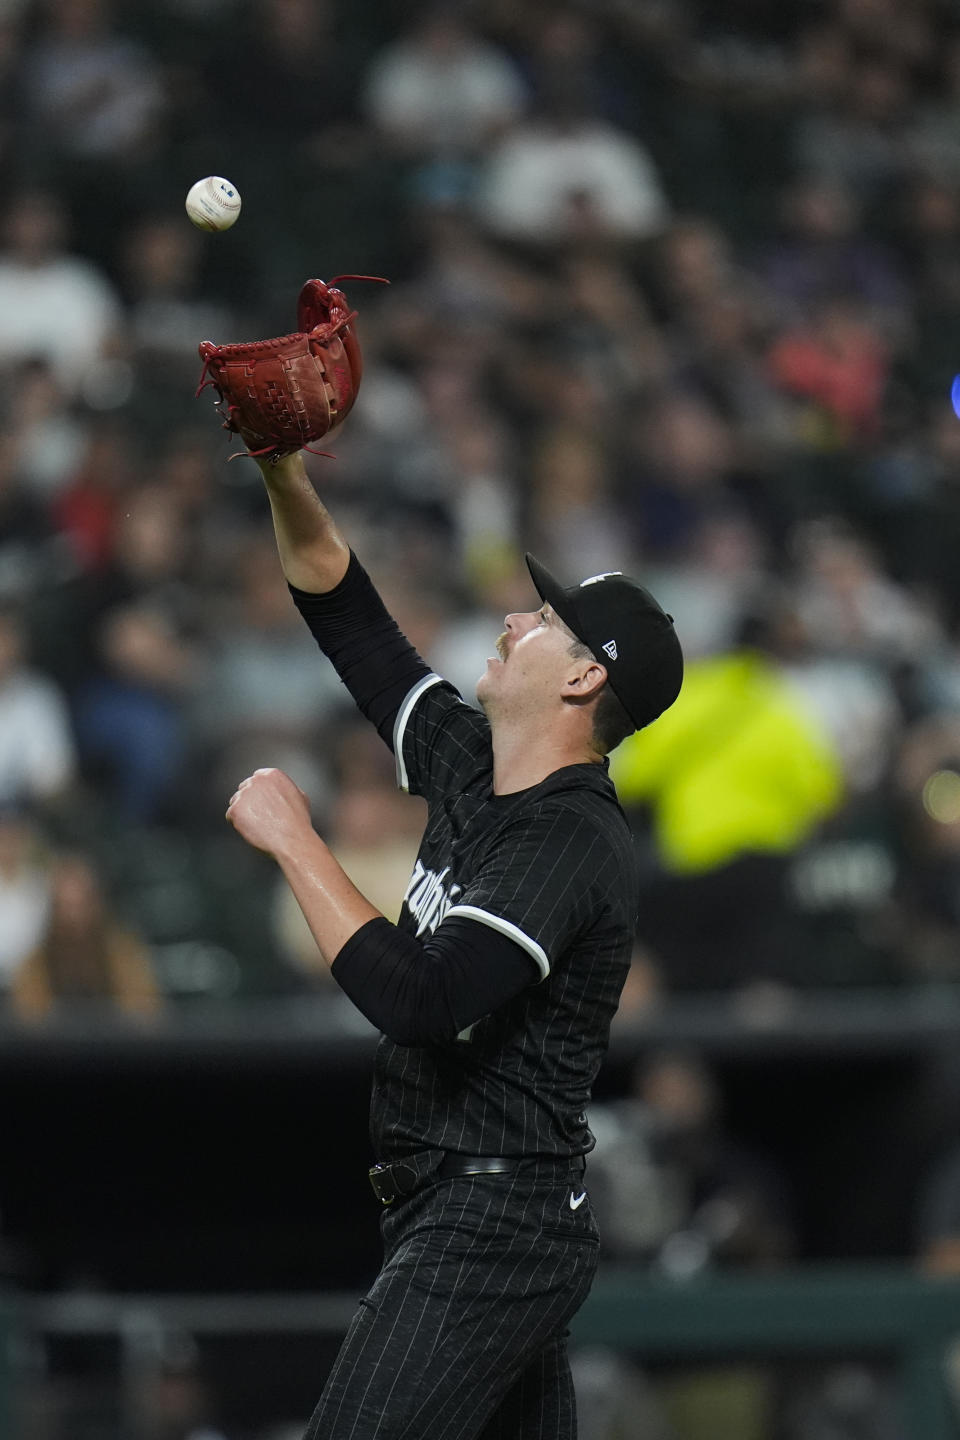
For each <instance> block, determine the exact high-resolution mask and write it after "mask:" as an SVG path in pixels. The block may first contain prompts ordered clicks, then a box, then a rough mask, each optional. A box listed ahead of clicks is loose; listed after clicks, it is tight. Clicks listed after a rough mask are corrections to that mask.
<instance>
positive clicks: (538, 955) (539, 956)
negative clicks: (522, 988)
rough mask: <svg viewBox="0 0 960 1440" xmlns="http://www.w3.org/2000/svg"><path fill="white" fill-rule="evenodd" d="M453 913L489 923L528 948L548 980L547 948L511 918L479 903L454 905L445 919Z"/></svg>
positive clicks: (541, 975)
mask: <svg viewBox="0 0 960 1440" xmlns="http://www.w3.org/2000/svg"><path fill="white" fill-rule="evenodd" d="M451 915H466V916H468V917H469V919H471V920H479V921H480V924H481V925H489V926H490V929H491V930H498V931H499V932H500V934H501V935H506V936H507V937H508V939H510V940H514V941H515V942H516V943H517V944H518V945H520V946H521V947H522V948H523V949H524V950H526V952H527V954H528V955H529V956H530V958H531V959H532V960H533V961H534V963H535V964H536V967H537V969H538V970H539V971H540V979H541V980H546V978H547V976H548V975H549V974H550V961H549V959H548V958H547V952H546V950H544V948H543V946H542V945H538V944H537V942H536V940H531V939H530V936H529V935H525V934H524V932H523V931H522V930H521V929H520V927H519V926H518V925H514V924H513V923H512V922H511V921H510V920H504V919H503V918H502V917H501V916H500V915H491V914H490V912H489V910H481V909H480V908H479V906H477V905H452V906H451V907H450V909H449V910H448V911H447V913H446V915H445V916H444V919H448V918H449V917H450V916H451Z"/></svg>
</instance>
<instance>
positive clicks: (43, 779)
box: [0, 604, 77, 804]
mask: <svg viewBox="0 0 960 1440" xmlns="http://www.w3.org/2000/svg"><path fill="white" fill-rule="evenodd" d="M27 653H28V643H27V633H26V628H25V624H24V620H23V617H22V615H21V613H20V611H19V610H17V609H16V608H15V607H13V606H11V605H9V604H7V605H2V606H0V801H5V802H10V801H21V800H29V801H32V802H42V803H48V804H49V803H52V802H53V801H55V800H56V799H57V798H58V797H61V796H63V795H64V793H65V791H66V790H67V788H68V787H69V786H70V784H71V783H72V781H73V780H74V778H75V776H76V764H77V762H76V750H75V745H74V738H73V733H72V730H71V725H70V717H69V713H68V710H67V705H66V701H65V698H64V696H63V694H62V693H61V691H60V689H59V688H58V686H57V685H56V683H55V682H54V681H53V680H52V679H50V678H49V677H48V676H46V675H44V674H42V673H40V672H38V671H35V670H33V669H31V667H30V665H29V663H28V660H27Z"/></svg>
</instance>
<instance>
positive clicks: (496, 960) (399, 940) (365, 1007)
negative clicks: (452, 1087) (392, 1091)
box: [331, 915, 539, 1045]
mask: <svg viewBox="0 0 960 1440" xmlns="http://www.w3.org/2000/svg"><path fill="white" fill-rule="evenodd" d="M331 973H332V974H333V977H334V979H335V980H336V981H337V982H338V984H339V985H340V986H341V987H342V989H343V990H345V991H346V993H347V994H348V995H349V996H350V999H351V1000H352V1001H353V1003H354V1005H356V1007H357V1009H358V1010H360V1011H362V1013H363V1014H364V1015H365V1016H366V1017H367V1019H368V1020H369V1021H370V1023H371V1024H372V1025H375V1026H376V1027H377V1029H378V1030H381V1031H382V1032H383V1034H384V1035H388V1036H389V1037H390V1039H391V1040H394V1041H396V1043H397V1044H398V1045H429V1044H439V1043H443V1042H444V1041H448V1040H453V1039H455V1038H456V1036H457V1035H459V1033H460V1031H461V1030H465V1029H466V1028H467V1026H468V1025H472V1024H474V1022H475V1021H477V1020H482V1019H483V1017H484V1016H485V1015H489V1014H490V1013H491V1012H492V1011H494V1010H496V1009H498V1008H499V1007H500V1006H501V1005H505V1004H506V1002H507V1001H508V1000H512V999H513V997H514V996H515V995H519V993H520V991H521V990H524V989H525V988H526V987H527V986H528V985H530V984H531V983H532V982H533V981H534V980H535V979H536V977H537V975H538V973H539V972H538V970H537V967H536V966H535V964H534V962H533V960H532V959H531V957H530V956H529V955H528V954H527V952H526V951H525V950H524V949H523V948H522V947H521V946H520V945H518V944H517V943H516V941H514V940H510V939H508V938H507V937H506V936H505V935H501V934H500V933H499V932H498V931H496V930H492V929H491V928H490V927H489V926H487V925H483V924H482V923H480V922H479V921H477V920H470V919H468V918H466V917H465V916H460V915H454V916H452V917H451V918H450V919H448V920H445V921H444V922H443V924H442V925H441V927H440V928H439V930H438V931H437V932H436V934H435V935H433V936H432V937H431V938H430V939H429V940H427V941H422V940H417V939H415V938H414V937H413V936H412V935H407V934H406V933H405V932H404V931H402V930H398V929H397V927H396V926H395V925H391V923H390V921H389V920H385V919H384V918H383V917H382V916H378V917H377V918H376V919H375V920H368V921H367V923H366V925H362V926H361V927H360V929H359V930H358V931H357V932H356V934H355V935H352V936H351V937H350V939H349V940H348V941H347V943H346V944H345V945H344V946H343V948H342V949H341V951H340V953H339V954H338V955H337V958H336V959H335V960H334V962H333V965H332V966H331Z"/></svg>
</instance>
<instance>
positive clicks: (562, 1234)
mask: <svg viewBox="0 0 960 1440" xmlns="http://www.w3.org/2000/svg"><path fill="white" fill-rule="evenodd" d="M258 463H259V465H260V468H261V472H262V474H263V476H264V480H265V482H266V486H267V492H268V495H269V499H270V505H271V510H272V515H273V522H274V527H275V531H276V537H277V543H278V547H279V552H280V560H281V564H282V567H283V571H284V574H285V576H286V578H287V581H288V582H289V585H290V587H291V590H292V594H293V598H294V600H295V602H296V604H297V606H298V607H299V609H300V611H301V613H302V615H303V617H304V619H305V620H306V622H307V624H308V626H309V627H310V629H311V631H312V633H313V634H314V636H315V637H316V639H317V641H318V643H319V645H320V648H321V649H322V650H323V651H324V652H325V654H326V655H327V656H328V657H329V659H330V660H331V661H332V663H333V665H334V666H335V667H336V670H337V672H338V673H339V675H340V677H341V679H342V680H343V681H344V683H345V684H346V686H347V687H348V689H349V690H350V692H351V694H352V695H353V697H354V699H355V701H356V703H357V705H358V706H359V708H360V710H361V711H362V712H363V714H364V715H365V716H366V717H367V718H368V719H369V720H370V721H371V723H372V724H374V725H375V726H376V727H377V729H378V731H379V733H380V735H381V736H382V737H383V739H384V741H385V742H386V743H387V744H388V745H389V746H391V748H392V749H393V752H394V754H395V756H396V765H397V779H398V783H399V784H400V786H401V787H402V788H403V789H405V790H408V791H410V792H411V793H414V794H417V795H422V796H424V797H425V799H426V800H427V803H428V820H427V825H426V830H425V833H424V836H423V841H422V844H421V847H420V851H419V855H418V857H417V861H416V865H415V868H414V872H413V875H412V877H411V880H410V884H409V887H408V889H407V892H406V896H405V898H404V904H403V911H402V915H401V918H400V921H399V923H398V924H397V925H393V924H391V923H390V922H389V921H388V920H386V919H385V918H384V916H383V915H381V914H380V913H379V912H378V911H377V910H376V909H374V907H373V906H372V905H371V904H370V903H369V902H368V901H367V900H366V899H365V898H364V896H363V895H362V894H360V892H359V891H358V890H357V889H356V888H355V887H354V885H353V884H352V883H351V881H350V880H349V879H348V877H347V876H346V874H345V873H344V871H343V870H342V869H341V868H340V866H339V865H338V864H337V862H336V861H335V860H334V858H333V856H332V855H331V853H330V851H329V850H328V848H327V846H326V845H325V844H324V842H323V840H322V839H321V838H320V836H319V835H318V834H317V833H316V832H315V830H314V829H313V827H312V825H311V821H310V814H309V809H308V805H307V801H306V798H305V796H304V795H303V794H302V792H301V791H300V790H299V789H298V788H297V786H296V785H295V784H294V783H293V781H292V780H290V779H289V778H288V777H287V776H286V775H285V774H283V772H281V771H279V770H258V771H257V772H256V773H255V774H254V775H252V776H250V777H249V779H246V780H244V781H243V782H242V784H241V785H240V786H239V788H238V789H237V791H236V793H235V794H234V795H233V797H232V798H231V800H230V805H229V808H228V810H227V817H228V819H229V820H230V821H231V823H232V824H233V825H234V827H235V828H236V829H237V831H238V832H239V833H240V834H241V835H242V836H243V837H244V839H246V840H247V841H249V843H250V844H252V845H254V846H256V847H258V848H259V849H261V850H264V851H266V852H267V853H268V854H270V855H272V856H273V857H274V858H275V859H276V861H277V863H278V864H279V866H280V868H281V869H282V871H283V873H284V875H285V876H286V878H287V880H288V882H289V884H290V886H291V888H292V890H293V893H294V895H295V896H296V898H297V900H298V902H299V904H300V906H301V908H302V910H303V913H304V915H305V917H306V920H307V922H308V924H309V926H310V929H311V931H312V933H313V935H314V937H315V939H316V942H317V945H318V947H319V949H320V952H321V954H322V955H323V957H324V959H325V960H326V962H327V963H328V964H329V965H330V967H331V969H332V973H333V975H334V977H335V979H336V980H337V981H338V982H339V984H340V985H341V986H342V988H343V989H344V990H345V991H346V993H347V994H348V995H349V996H350V998H351V1000H352V1001H353V1002H354V1004H356V1005H357V1007H358V1008H359V1009H360V1010H361V1011H362V1012H363V1014H364V1015H366V1016H367V1018H368V1019H369V1020H370V1021H371V1022H372V1023H373V1024H374V1025H375V1026H376V1027H377V1029H378V1030H380V1031H381V1032H382V1039H381V1041H380V1043H379V1046H378V1049H377V1055H376V1062H375V1072H374V1081H373V1097H372V1105H371V1137H372V1142H373V1150H374V1155H375V1158H376V1162H377V1163H376V1164H375V1166H374V1167H373V1169H372V1170H371V1172H370V1179H371V1183H372V1186H373V1190H374V1193H375V1195H376V1197H377V1200H378V1201H379V1203H380V1205H381V1228H382V1237H383V1248H384V1262H383V1268H382V1270H381V1271H380V1274H379V1276H378V1277H377V1279H376V1281H375V1282H374V1284H373V1286H372V1288H371V1289H370V1291H369V1293H368V1294H367V1295H366V1296H365V1297H364V1298H363V1300H362V1301H361V1302H360V1306H359V1309H358V1311H357V1314H356V1316H355V1318H354V1320H353V1323H352V1324H351V1326H350V1329H349V1332H348V1334H347V1336H346V1338H345V1341H344V1344H343V1347H342V1349H341V1351H340V1354H339V1356H338V1358H337V1360H336V1362H335V1364H334V1366H333V1369H332V1372H331V1374H330V1376H329V1378H328V1381H327V1384H326V1387H325V1389H324V1391H323V1394H322V1397H321V1399H320V1402H319V1404H318V1406H317V1409H316V1411H315V1413H314V1415H313V1418H312V1420H311V1422H310V1425H309V1428H308V1430H307V1437H306V1440H333V1437H336V1440H348V1437H349V1440H374V1437H376V1440H401V1437H404V1440H441V1437H442V1440H469V1437H474V1436H482V1437H484V1440H494V1437H496V1440H521V1437H523V1440H525V1437H530V1440H533V1437H537V1440H569V1437H572V1436H574V1435H575V1432H576V1414H575V1405H574V1398H573V1392H572V1386H571V1381H570V1371H569V1366H568V1361H567V1353H566V1335H567V1325H568V1323H569V1321H570V1319H571V1317H572V1316H573V1315H574V1313H575V1312H576V1310H577V1309H578V1307H579V1306H580V1305H581V1303H582V1302H583V1300H584V1298H585V1296H586V1294H587V1291H588V1290H589V1287H590V1284H591V1281H592V1278H593V1275H594V1271H595V1268H596V1263H597V1245H598V1239H597V1230H596V1225H595V1222H594V1218H593V1216H592V1214H591V1210H590V1203H589V1198H588V1195H587V1191H586V1187H585V1181H584V1170H585V1158H584V1157H585V1156H586V1154H587V1152H588V1151H589V1150H590V1149H591V1147H592V1145H593V1137H592V1136H591V1134H590V1130H589V1129H588V1126H587V1116H586V1107H587V1104H588V1102H589V1099H590V1093H591V1086H592V1084H593V1081H594V1078H595V1076H596V1074H597V1071H598V1069H599V1067H600V1064H601V1060H602V1058H603V1055H604V1051H605V1048H606V1045H607V1039H608V1033H609V1027H610V1021H611V1019H612V1017H613V1015H614V1012H615V1011H616V1008H617V1004H618V1001H619V997H620V992H621V988H622V986H623V983H624V980H625V977H626V974H627V970H628V966H629V960H630V952H631V945H632V938H633V929H634V920H635V912H636V907H637V883H636V879H635V873H634V869H635V867H634V861H633V854H632V848H631V837H630V833H629V830H628V827H627V822H626V820H625V818H624V815H623V813H622V811H621V809H620V807H619V805H618V803H617V798H616V794H615V792H614V788H613V785H612V783H611V781H610V778H609V776H608V773H607V761H606V758H605V757H606V755H607V753H608V752H609V750H610V749H612V748H613V746H615V745H616V744H618V743H619V741H620V740H621V739H622V738H623V737H624V736H625V735H626V734H628V733H630V732H632V731H633V730H635V729H638V728H640V727H641V726H644V725H646V724H648V723H649V722H650V721H651V720H653V719H655V717H656V716H657V715H659V714H660V713H661V712H662V711H663V710H664V709H666V707H667V706H668V705H670V704H672V702H673V701H674V699H675V698H676V696H677V694H678V692H679V689H680V684H681V678H682V670H683V662H682V657H681V651H680V646H679V643H678V640H677V637H676V634H675V631H674V628H673V624H672V621H671V618H670V616H668V615H666V614H665V613H664V612H663V610H662V609H661V608H660V606H659V605H658V604H657V603H656V601H655V600H654V599H653V597H652V596H651V595H650V594H649V593H648V592H647V591H646V590H645V589H643V588H642V587H641V586H640V585H637V584H635V583H634V582H633V581H632V580H629V579H627V578H626V577H625V576H623V575H621V574H619V573H612V574H606V575H596V576H593V577H591V578H590V579H589V580H585V581H584V582H583V583H582V584H581V585H579V586H574V587H571V588H565V587H563V586H562V585H560V584H558V582H557V581H556V580H555V579H554V578H553V577H552V576H551V575H550V574H549V573H548V572H547V571H546V570H545V569H544V567H543V566H542V565H540V564H539V563H538V562H537V561H536V560H534V559H533V558H532V557H530V556H528V557H527V564H528V566H529V569H530V574H531V577H532V580H533V584H534V586H535V587H536V590H537V592H538V593H539V597H540V601H541V603H540V605H539V606H538V607H536V608H533V609H531V610H530V612H529V613H525V614H515V615H508V616H507V617H506V621H505V626H504V633H503V634H502V635H501V636H500V638H499V639H498V640H497V642H496V654H495V655H494V656H491V658H490V660H489V661H488V662H487V666H486V669H485V672H484V674H483V675H482V676H481V677H480V680H479V683H478V686H477V697H478V699H479V701H480V703H481V705H482V708H483V713H482V714H481V713H480V712H479V711H477V710H475V709H474V708H473V707H471V706H469V705H467V704H466V703H465V702H464V701H463V700H462V699H461V697H460V695H458V694H457V692H456V691H455V690H454V689H453V688H452V687H451V686H450V685H449V684H447V683H446V682H445V681H444V680H443V679H442V678H441V677H440V676H439V675H436V674H433V673H432V672H431V670H430V669H429V667H428V666H427V665H426V664H425V663H424V661H423V660H422V659H421V658H420V656H419V655H418V654H417V653H416V651H415V650H414V649H413V647H412V646H411V645H410V644H409V642H408V641H407V640H406V639H405V638H404V636H403V635H402V634H401V633H400V631H399V629H398V628H397V625H396V623H395V622H394V621H393V620H392V619H391V617H390V616H389V614H388V613H387V611H386V610H385V608H384V606H383V603H382V601H381V600H380V597H379V596H378V594H377V592H376V590H375V589H374V586H373V584H372V583H371V581H370V579H369V577H368V576H367V574H366V572H365V571H364V569H363V567H362V566H361V564H360V562H359V561H358V560H357V558H356V556H355V555H354V554H353V553H352V552H351V551H350V549H349V548H348V546H347V544H346V542H345V541H344V539H343V537H342V536H341V534H340V533H339V531H338V530H337V528H336V527H335V525H334V523H333V521H332V519H331V517H330V515H329V514H328V512H327V510H326V509H325V508H324V506H323V505H322V503H321V502H320V500H319V498H318V497H317V495H316V493H315V491H314V489H313V487H312V485H311V484H310V481H309V479H308V477H307V475H306V472H305V470H304V467H303V463H302V458H301V456H300V454H298V453H294V454H289V455H286V456H282V457H280V458H276V459H269V458H261V459H259V460H258Z"/></svg>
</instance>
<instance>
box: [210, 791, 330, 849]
mask: <svg viewBox="0 0 960 1440" xmlns="http://www.w3.org/2000/svg"><path fill="white" fill-rule="evenodd" d="M227 819H228V820H229V821H230V824H231V825H232V826H233V828H234V829H235V830H236V831H237V833H238V834H239V835H242V836H243V838H244V840H246V841H247V842H248V844H250V845H254V846H255V847H256V848H257V849H258V850H265V851H266V853H267V854H268V855H273V856H274V857H275V858H279V856H281V855H283V854H285V853H289V852H290V851H291V850H292V849H295V848H296V846H297V845H298V844H299V843H302V841H303V840H304V839H305V838H306V837H307V836H308V835H310V834H312V832H313V826H312V824H311V823H310V802H309V801H308V800H307V797H306V795H304V793H303V791H302V790H301V789H300V787H299V785H295V784H294V783H293V781H292V780H291V779H290V776H289V775H285V774H284V772H283V771H282V770H255V771H254V772H253V774H252V775H250V776H249V777H248V778H247V779H246V780H241V782H240V784H239V785H238V786H237V788H236V790H235V791H234V793H233V794H232V795H231V797H230V804H229V805H228V806H227Z"/></svg>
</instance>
